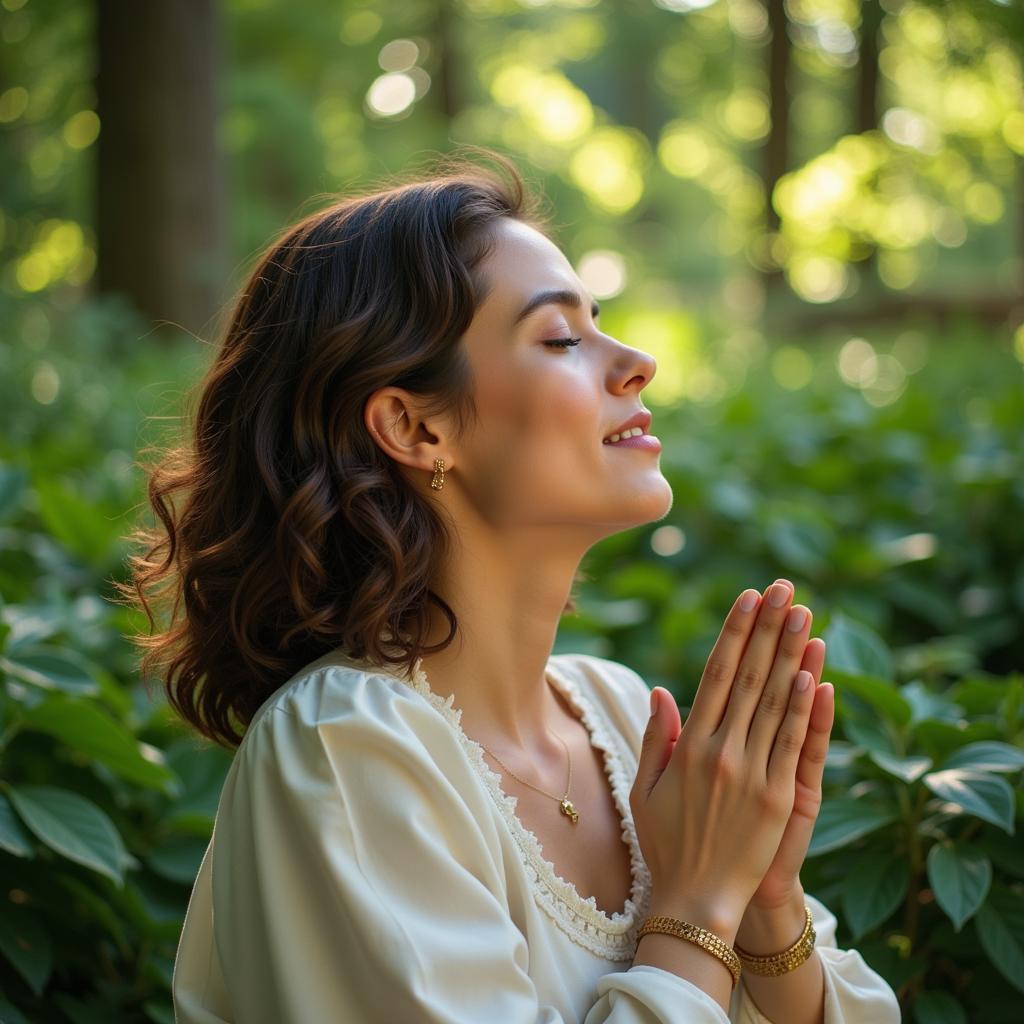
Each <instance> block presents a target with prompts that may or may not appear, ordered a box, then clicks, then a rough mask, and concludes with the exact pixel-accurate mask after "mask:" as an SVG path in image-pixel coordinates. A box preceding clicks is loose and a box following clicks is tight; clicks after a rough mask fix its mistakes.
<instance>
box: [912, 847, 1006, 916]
mask: <svg viewBox="0 0 1024 1024" xmlns="http://www.w3.org/2000/svg"><path fill="white" fill-rule="evenodd" d="M927 869H928V884H929V885H930V886H931V887H932V892H934V893H935V902H936V903H938V905H939V906H940V907H941V908H942V909H943V910H944V911H945V912H946V916H947V917H948V918H949V919H950V920H951V921H952V922H953V927H954V929H955V930H956V931H960V929H961V928H962V927H963V926H964V922H965V921H967V920H969V919H970V918H971V917H972V916H973V915H974V913H975V912H976V911H977V909H978V907H980V906H981V904H982V903H983V902H984V899H985V897H986V896H987V895H988V890H989V887H990V886H991V885H992V862H991V861H990V860H989V859H988V857H986V856H985V854H983V853H979V852H978V851H977V850H973V849H970V848H969V847H966V846H963V845H961V844H958V843H936V844H935V845H934V846H933V847H932V848H931V849H930V850H929V851H928V863H927Z"/></svg>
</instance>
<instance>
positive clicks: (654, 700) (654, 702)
mask: <svg viewBox="0 0 1024 1024" xmlns="http://www.w3.org/2000/svg"><path fill="white" fill-rule="evenodd" d="M657 710H658V691H657V690H651V715H652V716H653V715H654V714H655V712H656V711H657Z"/></svg>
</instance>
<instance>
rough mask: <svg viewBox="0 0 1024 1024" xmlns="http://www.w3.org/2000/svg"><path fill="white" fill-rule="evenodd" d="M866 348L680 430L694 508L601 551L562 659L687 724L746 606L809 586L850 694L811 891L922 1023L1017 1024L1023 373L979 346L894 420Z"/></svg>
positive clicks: (685, 489) (906, 395)
mask: <svg viewBox="0 0 1024 1024" xmlns="http://www.w3.org/2000/svg"><path fill="white" fill-rule="evenodd" d="M864 340H865V339H855V340H854V341H853V342H852V343H853V344H854V345H858V344H859V343H861V342H863V341H864ZM872 340H873V342H874V346H875V348H876V349H877V350H878V351H882V350H884V349H889V350H895V351H899V348H898V347H897V348H895V349H892V345H893V344H894V343H895V342H896V341H898V338H896V339H894V338H891V337H889V338H887V337H885V335H884V334H881V333H880V334H879V335H878V336H876V337H873V339H872ZM850 344H851V341H850V340H849V339H847V340H841V341H839V343H838V344H836V345H835V346H833V345H830V344H829V343H828V342H826V341H825V340H820V341H819V342H818V343H817V344H816V345H815V346H813V347H812V346H808V349H807V351H808V354H809V355H810V358H811V361H812V363H813V374H812V376H811V379H810V380H809V381H808V383H807V385H806V386H805V387H802V388H799V389H796V390H787V389H786V388H783V387H780V386H779V385H778V383H777V382H776V381H774V380H773V379H772V375H771V374H770V373H768V372H766V370H767V368H768V367H769V366H772V367H777V366H778V363H777V361H776V360H775V359H774V358H773V357H772V356H765V355H763V354H762V355H761V356H760V357H758V356H756V355H755V356H752V358H751V362H750V364H749V365H748V366H747V367H746V382H745V384H744V385H743V386H742V387H740V388H738V389H737V390H736V391H735V392H734V393H733V394H732V395H731V396H728V397H725V398H724V399H722V400H721V401H719V402H715V403H708V404H706V405H699V404H696V403H694V404H690V405H688V406H685V407H682V408H678V409H664V410H659V409H657V408H655V410H654V423H653V428H652V429H653V431H654V432H655V433H656V434H658V436H659V437H661V438H662V442H663V445H664V450H663V452H662V469H663V471H664V472H665V473H666V476H667V477H668V478H669V480H670V482H671V483H672V490H673V494H674V503H673V508H672V510H671V511H670V512H669V514H668V516H667V517H666V518H665V519H664V520H663V521H661V522H659V523H656V524H651V525H650V526H649V527H646V528H644V529H642V530H636V531H630V532H628V533H625V534H621V535H618V536H616V537H612V538H609V539H608V540H606V541H605V542H603V543H602V544H601V545H599V546H598V547H596V548H595V549H593V550H592V551H591V552H590V554H589V555H588V558H587V560H586V562H585V566H584V568H585V570H586V572H587V576H588V578H589V579H590V580H592V581H593V583H592V584H589V585H588V586H587V587H586V589H585V590H584V592H583V593H581V595H580V599H579V606H580V609H579V614H578V615H577V616H575V617H567V618H566V620H565V622H564V624H563V628H562V630H561V631H560V635H559V648H560V649H563V650H581V649H583V650H590V651H591V652H593V653H595V654H600V655H603V656H609V657H614V658H616V659H618V660H621V661H623V662H625V663H626V664H629V665H631V666H633V667H635V668H636V669H637V670H638V671H639V672H640V673H641V674H642V675H643V676H644V677H645V678H646V679H647V681H648V682H649V683H650V684H652V685H653V684H655V683H658V684H661V685H664V686H666V687H668V688H669V689H671V690H672V691H674V692H675V694H676V696H677V698H678V699H679V701H680V703H682V704H684V705H686V704H688V703H690V702H691V701H692V699H693V697H694V695H695V693H696V688H697V683H698V681H699V679H700V675H701V672H702V670H703V666H704V661H705V660H706V657H707V653H708V651H709V650H710V647H711V645H712V643H713V642H714V639H715V637H716V635H717V631H718V629H719V628H720V627H721V623H722V620H723V619H724V617H725V613H726V612H727V611H728V609H729V607H730V606H731V604H732V602H733V601H734V599H735V597H736V595H737V594H738V593H739V592H740V591H741V590H742V589H744V588H746V587H757V588H761V589H763V588H764V587H765V586H767V585H768V584H769V583H771V582H772V580H774V579H776V578H777V577H779V576H784V577H786V578H789V579H791V580H793V581H794V583H795V584H796V590H797V593H796V600H797V601H800V602H802V603H805V604H807V606H808V607H809V608H811V610H812V612H813V613H814V615H815V617H816V625H815V628H814V630H813V632H814V634H815V635H821V636H823V638H824V639H825V641H826V643H827V660H826V665H825V670H824V673H823V679H825V680H831V681H832V682H833V683H834V684H835V691H836V724H835V727H834V729H833V734H832V740H831V744H830V751H829V758H828V762H827V765H826V773H825V794H824V795H825V802H824V805H823V807H822V810H821V813H820V816H819V819H818V822H817V826H816V829H815V833H814V837H813V840H812V844H811V849H810V852H809V857H808V860H807V862H806V864H805V866H804V871H803V875H802V880H803V883H804V887H805V888H806V889H807V890H808V891H809V892H812V893H814V894H815V895H818V896H819V897H820V898H821V899H823V900H824V901H825V902H826V903H827V904H828V905H829V906H830V907H831V908H832V909H833V910H834V911H835V912H836V914H837V916H838V917H839V919H840V933H839V943H840V945H841V946H851V945H853V946H855V947H856V948H857V949H858V951H860V952H861V954H862V955H863V956H864V957H865V959H866V960H867V961H868V962H869V963H870V964H871V965H872V966H873V967H874V968H875V969H876V970H878V971H879V972H880V973H881V974H883V975H884V976H885V977H886V978H887V979H888V980H889V982H890V983H891V984H892V985H893V987H894V988H895V989H896V990H897V992H898V993H899V994H900V997H901V1002H902V1005H903V1006H904V1008H905V1011H906V1012H907V1014H908V1016H907V1017H906V1019H916V1020H921V1021H932V1020H942V1021H947V1020H949V1021H952V1020H970V1021H971V1022H972V1024H974V1022H979V1024H989V1022H997V1021H1009V1020H1010V1019H1013V1018H1014V1014H1015V1012H1016V1008H1017V1006H1018V1005H1019V993H1020V990H1021V979H1022V978H1024V970H1022V969H1021V956H1022V951H1024V928H1022V924H1024V920H1022V917H1021V914H1020V907H1021V905H1022V902H1024V856H1022V855H1021V853H1020V844H1019V840H1018V833H1019V828H1020V820H1021V814H1022V809H1024V800H1022V798H1021V794H1022V790H1021V786H1020V780H1021V769H1022V768H1024V744H1022V715H1021V709H1022V702H1024V674H1022V673H1021V671H1020V666H1021V665H1024V631H1022V629H1021V624H1022V621H1024V569H1022V566H1024V533H1022V532H1021V530H1020V528H1019V524H1020V521H1021V515H1022V512H1024V486H1022V480H1024V465H1022V462H1024V459H1022V452H1021V447H1020V429H1021V428H1020V425H1021V424H1022V423H1024V389H1022V388H1021V366H1020V364H1019V363H1018V362H1017V361H1016V360H1015V359H1014V358H1013V356H1012V355H1011V354H1010V353H1009V352H1008V351H1007V348H1006V347H1004V346H1002V345H1000V344H995V343H994V342H993V339H992V338H991V337H985V336H984V335H982V334H980V333H978V334H976V333H974V332H970V331H965V332H963V333H962V334H961V335H960V336H946V337H941V338H933V339H932V341H931V354H930V357H929V359H928V361H927V363H926V364H925V365H924V366H923V367H922V368H920V369H919V370H918V371H916V372H915V373H914V374H912V375H911V376H910V378H909V381H908V383H907V387H906V390H905V391H903V392H902V394H900V395H899V396H897V397H893V396H889V397H888V398H885V399H883V400H880V398H879V397H878V396H871V395H870V393H869V392H866V391H863V392H861V390H860V389H859V388H858V387H857V386H856V385H854V384H846V383H844V382H843V380H842V376H841V374H842V369H841V368H842V367H846V369H847V370H849V366H848V365H847V361H848V359H849V354H850V351H851V349H849V348H848V347H847V346H849V345H850ZM777 352H778V350H776V354H777ZM844 352H845V355H844ZM859 392H860V393H859ZM869 398H870V399H871V400H869ZM659 552H660V554H659Z"/></svg>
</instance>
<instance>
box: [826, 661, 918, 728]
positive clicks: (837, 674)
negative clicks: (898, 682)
mask: <svg viewBox="0 0 1024 1024" xmlns="http://www.w3.org/2000/svg"><path fill="white" fill-rule="evenodd" d="M827 673H828V676H829V678H831V679H834V680H835V681H836V682H837V683H839V691H840V692H841V693H843V694H844V695H845V694H846V693H855V694H856V695H857V696H858V697H860V699H861V700H863V701H865V702H866V703H867V704H868V705H869V706H870V707H871V708H872V709H873V710H875V711H878V712H880V713H881V714H882V715H884V716H885V718H886V719H887V720H888V721H890V722H892V723H893V724H894V725H897V726H900V727H902V726H905V725H907V724H909V722H910V720H911V718H912V716H913V711H912V709H911V707H910V704H909V703H908V702H907V701H906V700H905V699H904V698H903V695H902V694H901V693H900V691H899V690H898V689H897V688H896V687H895V686H893V684H892V683H887V682H884V681H883V680H881V679H874V678H872V677H870V676H859V675H852V674H850V673H847V672H844V671H842V670H841V669H837V668H836V667H835V666H828V668H827Z"/></svg>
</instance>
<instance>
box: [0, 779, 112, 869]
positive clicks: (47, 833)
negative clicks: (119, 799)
mask: <svg viewBox="0 0 1024 1024" xmlns="http://www.w3.org/2000/svg"><path fill="white" fill-rule="evenodd" d="M7 792H8V795H9V796H10V798H11V803H12V804H14V808H15V810H16V811H17V812H18V814H19V815H20V816H21V819H22V821H24V823H25V824H26V825H27V826H28V827H29V829H30V830H31V831H32V832H33V834H34V835H35V836H36V837H37V838H38V839H40V840H41V841H42V842H44V843H45V844H46V845H47V846H48V847H50V849H51V850H54V851H56V852H57V853H59V854H61V855H62V856H64V857H67V858H68V860H73V861H75V862H76V863H78V864H83V865H85V867H87V868H91V869H92V870H93V871H98V872H99V873H100V874H102V875H106V876H107V877H108V878H110V879H111V880H112V881H114V882H115V883H116V884H117V885H118V886H121V885H123V884H124V879H123V877H122V864H123V863H124V861H125V859H126V858H127V855H128V851H127V850H125V848H124V842H123V841H122V839H121V835H120V833H119V832H118V831H117V829H116V828H115V827H114V823H113V822H112V821H111V820H110V818H108V817H107V815H106V814H105V813H104V812H103V811H102V810H100V808H99V807H97V806H96V805H95V804H94V803H92V802H91V801H89V800H86V799H85V798H84V797H81V796H79V795H78V794H77V793H71V792H69V791H68V790H65V789H57V788H55V787H53V786H10V787H9V788H8V791H7Z"/></svg>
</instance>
